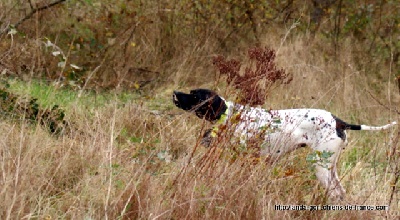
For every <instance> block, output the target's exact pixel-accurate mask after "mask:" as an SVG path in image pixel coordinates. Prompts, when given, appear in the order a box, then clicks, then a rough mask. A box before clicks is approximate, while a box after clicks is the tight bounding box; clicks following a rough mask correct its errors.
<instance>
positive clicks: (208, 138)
mask: <svg viewBox="0 0 400 220" xmlns="http://www.w3.org/2000/svg"><path fill="white" fill-rule="evenodd" d="M212 131H213V129H207V130H206V131H205V132H204V134H203V137H202V138H201V140H200V144H201V145H203V146H204V147H210V145H211V142H212V140H213V137H212V135H211V134H212Z"/></svg>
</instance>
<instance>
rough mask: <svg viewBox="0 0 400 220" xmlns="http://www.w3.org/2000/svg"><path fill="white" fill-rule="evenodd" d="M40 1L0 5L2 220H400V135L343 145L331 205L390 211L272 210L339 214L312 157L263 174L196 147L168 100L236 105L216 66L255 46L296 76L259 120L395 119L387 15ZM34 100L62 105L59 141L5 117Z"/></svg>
mask: <svg viewBox="0 0 400 220" xmlns="http://www.w3.org/2000/svg"><path fill="white" fill-rule="evenodd" d="M51 2H52V1H50V0H36V1H34V0H29V1H22V0H21V1H11V0H3V1H1V2H0V73H1V78H0V79H1V87H0V94H3V93H2V92H3V91H4V92H7V93H8V94H13V97H20V98H15V100H16V101H15V102H13V103H10V102H9V100H6V98H5V97H4V96H0V101H1V102H0V105H1V107H0V111H1V112H0V118H1V119H0V198H2V199H1V201H0V219H25V218H27V219H282V218H284V219H295V218H296V219H300V218H301V219H303V218H305V219H331V218H333V219H339V218H340V219H361V218H365V219H371V218H374V219H380V218H387V219H398V218H399V217H400V211H399V210H400V203H399V200H400V192H399V187H400V180H399V178H400V149H399V147H400V140H399V139H400V130H399V128H395V129H392V130H390V131H384V132H355V131H354V132H349V145H348V146H347V148H346V149H345V150H344V152H343V154H342V156H341V158H340V161H339V164H338V167H339V173H340V177H341V178H342V183H343V184H344V187H345V189H346V190H347V197H346V199H345V200H344V201H343V202H341V203H339V204H341V205H346V204H350V205H390V208H389V211H376V210H375V211H332V210H331V211H313V212H310V211H276V210H274V206H275V205H293V204H297V205H321V206H322V205H325V204H331V205H335V204H337V203H332V202H331V201H329V200H328V199H327V198H326V196H325V193H324V191H323V189H322V188H321V187H320V186H318V183H317V180H316V179H315V177H314V174H313V173H312V172H311V170H310V166H309V164H308V163H307V161H306V159H305V158H306V156H307V155H308V154H309V153H310V152H309V150H308V149H301V150H299V151H296V152H294V153H292V154H290V155H287V156H286V157H285V158H283V159H282V160H281V161H279V162H278V163H276V164H273V165H267V164H264V163H261V162H257V161H253V160H252V158H249V157H248V156H245V155H237V154H235V153H234V152H232V151H231V150H230V147H232V146H230V145H229V144H228V143H227V142H223V141H222V142H220V148H203V147H202V146H201V145H200V144H199V143H200V138H201V134H202V131H203V130H204V129H206V128H208V127H209V126H210V125H208V124H207V123H206V122H202V121H201V120H199V119H197V118H196V117H195V116H193V115H189V114H186V113H183V112H182V111H180V110H179V109H176V108H175V107H174V106H173V104H172V102H171V93H172V91H173V90H174V89H180V90H185V89H187V90H188V89H191V88H199V87H202V88H211V89H214V90H216V91H218V92H219V93H220V94H221V95H223V96H224V97H226V98H228V99H230V100H235V99H236V97H240V95H239V94H238V90H235V89H233V87H229V86H228V85H227V83H225V82H224V80H222V79H220V78H218V77H217V75H218V74H217V69H216V68H215V66H213V64H212V63H213V58H214V57H216V56H217V55H219V54H221V55H223V56H226V57H228V58H232V57H233V58H236V59H238V60H243V59H244V58H245V57H246V51H247V49H248V48H252V47H254V45H257V46H259V45H261V46H262V47H264V46H267V47H268V48H273V49H274V50H275V51H276V61H277V66H278V67H279V68H282V69H283V70H284V71H285V72H287V73H290V74H291V76H293V80H292V81H291V82H290V84H287V85H281V86H277V87H271V88H273V89H271V90H268V96H267V97H266V100H267V101H266V104H264V107H266V108H272V109H279V108H302V107H307V108H323V109H327V110H328V111H331V112H332V113H334V114H335V115H338V116H339V117H341V118H342V119H344V120H346V121H348V122H353V123H363V124H374V125H375V124H376V125H380V124H385V123H387V122H389V121H398V122H399V121H400V113H399V106H400V89H399V88H400V86H399V79H400V78H399V76H400V75H399V74H400V72H399V71H400V67H399V66H400V61H399V54H400V45H399V40H398V39H399V37H400V35H399V28H398V27H399V25H400V22H399V19H400V16H399V12H400V9H399V7H400V6H399V4H398V2H397V3H396V1H380V2H378V1H369V2H370V3H369V4H365V2H364V1H348V2H347V1H328V0H327V1H324V0H321V1H310V2H308V3H306V4H303V1H235V0H233V1H201V0H200V1H178V2H179V3H178V2H177V1H140V0H132V1H107V0H106V1H99V0H67V1H65V2H62V3H60V4H56V5H54V6H52V7H50V8H47V7H45V6H46V5H47V4H49V3H51ZM54 2H55V1H54ZM161 2H162V3H161ZM272 2H273V3H272ZM311 2H313V3H314V4H312V3H311ZM39 8H42V9H40V10H38V9H39ZM35 10H36V13H32V14H30V12H32V11H35ZM227 11H228V12H227ZM383 11H384V12H385V13H382V12H383ZM27 15H31V16H30V17H26V16H27ZM23 18H26V19H25V20H23ZM20 20H22V21H23V22H21V23H20V24H19V23H18V21H20ZM9 24H18V25H17V28H13V27H12V26H9ZM31 98H36V99H37V102H38V106H37V108H40V109H43V110H40V111H42V112H48V111H50V110H51V108H52V106H54V105H58V106H59V108H60V109H63V110H64V111H65V117H63V120H66V121H67V122H68V125H69V128H68V129H65V131H64V132H61V133H59V134H52V133H49V132H48V128H47V127H46V125H45V124H46V123H34V121H35V120H39V119H37V118H33V119H32V118H31V117H30V116H31V115H30V113H29V112H30V110H29V108H27V107H26V106H25V107H24V108H22V107H18V109H23V110H22V111H18V112H7V111H5V110H4V109H10V108H8V107H7V106H4V105H6V104H7V105H14V107H15V106H22V105H21V103H29V101H27V102H21V101H19V100H21V99H23V100H29V99H31ZM5 100H6V101H5ZM6 107H7V108H6ZM10 115H11V116H10ZM32 121H33V122H32Z"/></svg>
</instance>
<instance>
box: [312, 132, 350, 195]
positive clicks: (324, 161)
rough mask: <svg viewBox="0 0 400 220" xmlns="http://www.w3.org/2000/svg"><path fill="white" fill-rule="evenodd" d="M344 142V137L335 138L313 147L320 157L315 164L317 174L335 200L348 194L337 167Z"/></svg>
mask: <svg viewBox="0 0 400 220" xmlns="http://www.w3.org/2000/svg"><path fill="white" fill-rule="evenodd" d="M343 144H345V143H344V142H343V140H342V139H339V138H335V139H333V140H331V141H329V142H325V143H323V144H319V145H318V146H317V147H315V148H313V149H314V151H316V152H317V155H318V157H319V159H318V162H317V163H316V164H315V168H316V176H317V178H318V180H319V181H320V182H321V184H322V185H323V186H324V187H325V188H326V190H327V192H328V196H329V197H330V198H332V199H334V200H342V199H343V198H344V195H345V194H346V191H345V189H344V188H343V186H342V184H341V183H340V180H339V177H338V174H337V169H336V163H337V160H338V158H339V155H340V151H341V149H342V147H343V146H342V145H343Z"/></svg>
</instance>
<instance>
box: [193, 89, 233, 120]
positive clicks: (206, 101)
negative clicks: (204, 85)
mask: <svg viewBox="0 0 400 220" xmlns="http://www.w3.org/2000/svg"><path fill="white" fill-rule="evenodd" d="M190 94H192V95H193V96H194V97H196V98H197V99H198V101H199V105H198V106H197V108H195V109H194V111H195V113H196V115H197V116H198V117H199V118H204V119H206V120H208V121H215V120H218V119H220V118H221V115H222V114H224V113H225V111H226V109H227V105H226V103H225V100H224V99H223V98H221V97H220V96H219V95H218V94H217V93H216V92H214V91H211V90H208V89H195V90H192V91H190Z"/></svg>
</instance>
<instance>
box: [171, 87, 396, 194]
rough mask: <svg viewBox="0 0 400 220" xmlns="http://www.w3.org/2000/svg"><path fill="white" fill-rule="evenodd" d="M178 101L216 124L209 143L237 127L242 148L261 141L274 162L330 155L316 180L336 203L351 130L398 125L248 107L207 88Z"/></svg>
mask: <svg viewBox="0 0 400 220" xmlns="http://www.w3.org/2000/svg"><path fill="white" fill-rule="evenodd" d="M173 102H174V104H175V105H176V106H177V107H179V108H181V109H183V110H186V111H192V112H194V113H196V115H197V116H198V117H199V118H202V119H203V118H204V119H206V120H208V121H210V122H212V123H214V127H213V129H210V130H209V131H208V132H206V134H205V135H204V139H206V140H208V139H210V138H212V137H216V136H217V135H219V133H220V131H221V129H219V127H222V126H223V127H225V128H226V127H234V132H233V135H234V136H235V137H238V138H239V139H240V142H241V143H246V140H249V139H250V138H254V137H257V138H261V142H260V143H261V146H260V151H261V152H260V154H261V155H269V156H271V157H272V158H273V159H278V158H279V157H280V156H281V155H283V154H285V153H288V152H291V151H293V150H295V149H297V148H299V147H304V146H309V147H311V148H312V149H313V150H314V152H316V153H317V154H315V155H320V156H321V155H325V158H320V160H319V161H320V162H318V163H316V164H315V165H316V176H317V178H318V180H319V181H320V182H321V183H322V185H323V186H324V187H325V188H326V189H327V190H328V195H329V196H330V197H332V198H333V199H343V197H344V194H345V190H344V188H343V186H342V185H341V184H340V180H339V178H338V175H337V171H336V162H337V160H338V156H339V154H340V151H341V149H342V148H344V147H345V146H346V144H347V140H346V130H384V129H388V128H389V127H391V126H393V125H395V124H396V122H392V123H391V124H387V125H384V126H380V127H373V126H367V125H352V124H348V123H346V122H344V121H343V120H340V119H339V118H337V117H336V116H334V115H332V114H331V113H330V112H328V111H325V110H321V109H287V110H266V109H262V108H254V107H247V106H243V105H239V104H235V103H232V102H229V101H225V99H224V98H222V97H220V96H219V95H217V94H216V93H215V92H213V91H211V90H207V89H195V90H191V91H190V93H189V94H185V93H183V92H178V91H174V93H173ZM233 118H235V119H234V120H233ZM219 130H220V131H219ZM205 142H208V141H205ZM317 157H318V156H317Z"/></svg>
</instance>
